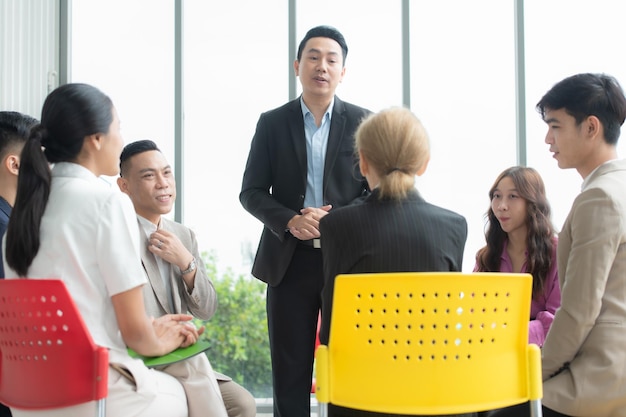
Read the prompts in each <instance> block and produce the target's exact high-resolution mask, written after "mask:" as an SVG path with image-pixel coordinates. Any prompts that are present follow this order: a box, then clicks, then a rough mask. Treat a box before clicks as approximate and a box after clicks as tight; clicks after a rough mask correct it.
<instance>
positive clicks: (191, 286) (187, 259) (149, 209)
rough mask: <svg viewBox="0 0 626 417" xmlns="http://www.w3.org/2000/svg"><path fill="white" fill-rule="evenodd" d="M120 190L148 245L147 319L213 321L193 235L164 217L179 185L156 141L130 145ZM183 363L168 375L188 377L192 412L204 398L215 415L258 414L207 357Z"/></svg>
mask: <svg viewBox="0 0 626 417" xmlns="http://www.w3.org/2000/svg"><path fill="white" fill-rule="evenodd" d="M118 186H119V187H120V189H121V190H122V191H123V192H124V193H126V194H128V196H129V197H130V199H131V201H132V202H133V205H134V207H135V211H136V212H137V220H138V223H139V230H140V234H141V241H142V242H144V244H143V246H142V253H141V261H142V264H143V266H144V269H145V270H146V274H147V276H148V281H149V282H150V285H146V286H144V301H145V304H146V310H147V312H148V314H149V315H152V316H154V317H159V316H162V315H164V314H167V313H170V312H173V311H177V312H185V313H189V314H192V315H193V316H194V317H197V318H199V319H202V320H208V319H210V318H211V317H212V316H213V314H214V313H215V310H216V308H217V294H216V292H215V288H214V287H213V284H212V283H211V281H210V279H209V278H208V276H207V273H206V270H205V267H204V264H203V263H202V260H201V259H200V254H199V250H198V242H197V240H196V237H195V234H194V232H193V231H192V230H191V229H189V228H188V227H186V226H183V225H182V224H180V223H177V222H174V221H171V220H169V219H167V218H165V217H164V216H163V215H165V214H167V213H169V212H170V211H171V210H172V206H173V204H174V200H175V199H176V181H175V179H174V174H173V170H172V167H171V166H170V165H169V163H168V162H167V160H166V158H165V156H164V155H163V154H162V153H161V151H160V150H159V148H158V147H157V145H156V144H155V143H154V142H152V141H150V140H141V141H137V142H133V143H130V144H128V145H126V147H125V148H124V150H123V151H122V155H121V163H120V178H118ZM183 362H185V363H176V364H173V365H170V366H169V367H168V369H167V370H165V371H166V372H168V373H171V372H175V373H176V375H175V376H177V377H180V378H184V383H183V386H184V387H185V389H186V391H187V393H188V395H187V397H188V401H189V402H190V404H189V405H190V410H191V408H192V402H191V401H196V399H199V401H202V402H203V403H205V404H204V405H203V406H204V407H206V405H207V404H206V402H209V403H210V404H212V406H213V407H214V410H213V414H214V415H216V416H217V415H222V413H223V411H224V407H225V412H227V414H228V417H253V416H255V415H256V403H255V401H254V397H253V396H252V395H251V394H250V393H249V392H248V391H247V390H246V389H244V388H243V387H241V386H240V385H238V384H237V383H235V382H234V381H233V380H232V379H231V378H229V377H227V376H225V375H222V374H219V373H214V372H213V370H212V369H211V365H210V364H209V361H208V359H207V358H206V356H205V355H202V354H201V355H197V356H194V357H192V358H189V359H187V360H186V361H183ZM172 368H176V369H172ZM178 368H180V369H178ZM188 371H189V372H190V373H189V375H193V374H194V373H200V374H204V373H209V374H211V375H212V376H213V378H212V379H213V381H214V382H215V384H212V386H210V387H207V386H206V384H204V383H199V382H197V381H196V382H194V381H193V380H192V379H193V376H189V375H187V372H188ZM180 378H179V379H180ZM218 387H219V389H218ZM189 392H192V394H191V395H189ZM195 394H197V395H195ZM190 397H191V398H190ZM222 402H223V404H222ZM224 414H225V413H224Z"/></svg>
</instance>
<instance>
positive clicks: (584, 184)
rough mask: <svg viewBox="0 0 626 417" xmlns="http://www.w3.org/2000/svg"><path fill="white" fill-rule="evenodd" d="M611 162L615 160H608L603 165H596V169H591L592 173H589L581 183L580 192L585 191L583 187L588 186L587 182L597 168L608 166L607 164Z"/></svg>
mask: <svg viewBox="0 0 626 417" xmlns="http://www.w3.org/2000/svg"><path fill="white" fill-rule="evenodd" d="M613 161H616V159H609V160H608V161H606V162H604V163H602V164H600V165H598V166H597V167H595V168H594V169H593V171H591V172H590V173H589V175H587V177H586V178H585V179H584V180H583V183H582V185H581V186H580V190H581V191H584V190H585V187H587V184H589V181H591V177H593V174H595V173H596V171H597V170H598V168H600V167H601V166H602V165H606V164H608V163H609V162H613Z"/></svg>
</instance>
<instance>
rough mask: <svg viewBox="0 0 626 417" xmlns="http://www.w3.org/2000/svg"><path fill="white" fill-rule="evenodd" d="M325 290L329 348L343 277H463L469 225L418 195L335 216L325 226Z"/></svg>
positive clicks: (369, 202) (370, 202) (323, 337)
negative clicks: (454, 273) (443, 274)
mask: <svg viewBox="0 0 626 417" xmlns="http://www.w3.org/2000/svg"><path fill="white" fill-rule="evenodd" d="M320 231H321V234H322V242H321V243H322V258H323V259H324V290H323V292H322V325H321V328H320V341H321V342H322V343H328V332H329V326H330V317H331V314H332V300H333V287H334V283H335V277H336V276H337V275H338V274H347V273H369V272H420V271H424V272H426V271H461V268H462V264H463V250H464V248H465V240H466V239H467V222H466V221H465V218H464V217H463V216H461V215H459V214H457V213H454V212H452V211H449V210H446V209H443V208H441V207H437V206H434V205H432V204H429V203H427V202H426V201H424V199H423V198H422V197H421V196H420V195H419V193H418V192H417V190H414V191H413V190H412V191H411V192H410V193H409V195H408V198H407V199H406V200H402V201H400V202H398V201H393V200H379V199H378V190H376V189H375V190H374V191H373V192H372V194H371V195H370V196H369V197H368V198H367V199H366V200H365V202H364V203H363V204H359V205H354V206H351V207H345V208H343V209H339V210H334V211H332V212H331V213H329V214H328V215H327V216H325V217H323V218H322V220H321V221H320Z"/></svg>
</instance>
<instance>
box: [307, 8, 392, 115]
mask: <svg viewBox="0 0 626 417" xmlns="http://www.w3.org/2000/svg"><path fill="white" fill-rule="evenodd" d="M400 6H401V2H400V1H380V0H342V1H333V0H321V1H314V2H309V1H307V2H304V1H301V2H297V5H296V12H297V22H296V28H297V30H296V32H297V33H296V38H297V39H296V42H297V43H299V42H300V40H302V38H303V37H304V35H305V33H306V32H307V31H308V30H309V29H311V28H312V27H314V26H318V25H331V26H334V27H336V28H337V29H338V30H339V31H340V32H341V33H342V34H343V36H344V37H345V38H346V43H347V44H348V56H347V58H346V74H345V76H344V79H343V82H342V84H341V85H340V86H339V87H338V88H337V96H339V97H340V98H341V99H342V100H344V101H348V102H350V103H353V104H356V105H358V106H361V107H365V108H368V109H370V110H372V111H378V110H381V109H383V108H386V107H389V106H397V105H402V42H401V41H402V38H401V36H402V33H401V30H402V28H401V24H400V23H401V18H400V13H401V8H400ZM331 11H332V12H331ZM296 47H297V44H296ZM297 85H298V92H300V91H301V89H300V82H299V81H298V83H297Z"/></svg>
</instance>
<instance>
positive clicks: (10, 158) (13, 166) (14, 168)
mask: <svg viewBox="0 0 626 417" xmlns="http://www.w3.org/2000/svg"><path fill="white" fill-rule="evenodd" d="M4 164H5V167H6V168H7V171H9V172H10V173H11V174H13V175H17V174H18V173H19V171H20V157H19V156H18V155H15V154H9V155H7V157H6V158H5V159H4Z"/></svg>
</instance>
